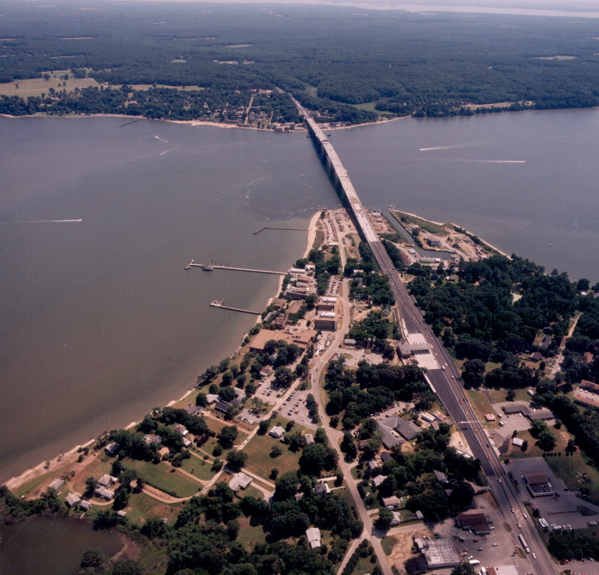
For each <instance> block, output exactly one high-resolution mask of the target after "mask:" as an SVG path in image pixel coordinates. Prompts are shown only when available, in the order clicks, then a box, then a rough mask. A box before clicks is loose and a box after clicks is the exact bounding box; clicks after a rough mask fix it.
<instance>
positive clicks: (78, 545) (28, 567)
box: [0, 517, 123, 575]
mask: <svg viewBox="0 0 599 575" xmlns="http://www.w3.org/2000/svg"><path fill="white" fill-rule="evenodd" d="M0 537H2V547H1V550H0V573H4V574H6V575H9V574H10V575H19V574H27V575H74V574H75V573H77V571H78V570H79V564H80V562H81V557H82V555H83V552H84V551H85V550H86V549H89V548H90V547H96V548H100V549H103V550H104V552H105V553H106V555H107V556H108V557H112V556H113V555H115V554H116V553H118V552H119V551H120V550H121V548H122V547H123V543H122V541H121V537H120V535H119V534H118V533H117V532H116V531H94V530H93V529H92V525H91V523H88V522H87V521H81V520H79V519H50V518H48V517H37V518H35V519H33V520H32V521H28V522H27V523H17V524H14V525H3V524H0Z"/></svg>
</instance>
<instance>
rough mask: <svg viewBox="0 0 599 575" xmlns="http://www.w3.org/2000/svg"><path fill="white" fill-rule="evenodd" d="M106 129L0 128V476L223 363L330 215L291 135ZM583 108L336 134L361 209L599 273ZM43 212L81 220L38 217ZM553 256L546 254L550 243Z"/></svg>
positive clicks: (321, 179) (85, 125) (66, 123)
mask: <svg viewBox="0 0 599 575" xmlns="http://www.w3.org/2000/svg"><path fill="white" fill-rule="evenodd" d="M123 121H124V120H122V119H119V118H73V119H65V118H24V119H18V120H12V119H7V118H0V134H1V135H2V137H1V138H0V174H2V178H1V179H0V270H1V272H0V386H1V390H2V402H0V422H1V423H0V425H1V428H0V429H1V431H2V433H0V480H6V479H7V478H9V477H10V475H11V474H12V473H20V472H21V471H23V470H24V469H26V468H27V467H28V466H30V465H35V464H37V463H39V462H40V461H43V460H45V459H48V458H51V457H55V456H56V455H58V454H59V453H60V452H61V451H66V450H68V449H70V448H71V447H73V446H74V445H75V444H77V443H81V442H85V441H86V440H88V439H90V438H92V437H95V436H97V434H98V433H99V432H101V431H103V430H108V429H112V428H116V427H120V426H124V425H127V424H128V423H129V422H130V421H131V420H134V419H139V418H141V417H142V416H143V414H144V413H146V412H147V411H149V410H150V409H151V408H152V407H155V406H159V405H164V404H165V403H166V402H168V401H169V400H171V399H174V398H178V397H180V396H181V395H182V393H183V391H184V390H186V389H189V388H191V387H192V386H193V384H194V382H195V379H196V376H197V375H198V374H199V373H201V372H202V371H203V370H204V369H205V368H206V367H207V366H208V365H210V364H212V363H216V362H218V361H219V360H220V359H221V358H223V357H225V356H227V355H229V354H230V353H231V352H232V351H233V350H234V349H235V347H236V346H237V345H238V343H239V342H240V340H241V337H242V335H243V334H244V333H245V331H247V329H248V328H249V327H250V326H251V325H252V323H253V321H254V320H253V318H252V317H251V316H246V315H240V314H234V313H232V312H226V311H223V310H218V309H214V308H210V307H209V306H208V303H209V302H210V301H211V300H213V299H216V298H222V297H225V298H226V300H227V303H229V304H230V305H233V306H237V307H244V308H248V309H257V310H259V309H262V308H263V307H264V305H265V303H266V301H267V298H268V297H270V296H271V295H273V293H274V291H275V290H276V285H277V281H278V280H277V278H276V277H274V276H264V275H255V274H243V273H238V272H225V271H214V272H211V273H208V272H201V271H199V270H193V271H189V272H184V271H183V267H184V265H185V264H186V263H187V262H188V261H189V260H190V259H191V258H195V259H196V261H199V262H202V263H205V262H210V261H211V260H216V261H218V262H223V263H229V264H231V265H240V266H246V267H255V268H262V269H287V268H288V267H289V266H290V265H291V264H292V263H293V262H294V261H295V259H296V258H298V257H300V256H301V255H302V254H303V252H304V249H305V243H306V234H305V232H281V231H264V232H261V233H260V234H257V235H253V232H254V231H255V230H257V229H258V228H260V227H262V226H263V225H264V224H265V223H269V224H271V225H288V226H290V227H304V226H306V224H307V221H308V218H309V217H310V215H311V214H312V213H313V211H314V210H315V209H317V208H318V207H322V206H325V207H326V206H338V205H339V202H338V199H337V197H336V195H335V194H334V192H333V190H332V188H331V186H330V184H329V182H328V180H327V179H326V175H325V173H324V170H323V169H322V167H321V165H320V163H319V160H318V158H317V156H316V154H315V153H314V149H313V147H312V144H311V142H310V140H308V139H306V137H305V135H304V134H273V133H263V132H257V131H250V130H239V129H231V130H223V129H218V128H216V127H190V126H184V125H175V124H167V123H162V122H150V121H139V122H135V123H133V124H130V125H128V126H125V127H122V128H119V127H118V126H119V125H120V124H121V123H123ZM598 127H599V111H598V110H568V111H551V112H524V113H519V114H507V113H506V114H500V115H488V116H477V117H471V118H453V119H447V120H434V119H425V120H416V119H406V120H400V121H397V122H391V123H388V124H384V125H375V126H367V127H362V128H354V129H353V130H351V131H344V130H342V131H335V132H333V133H332V136H331V141H332V142H333V144H334V145H335V147H336V149H337V151H338V152H339V154H340V156H341V159H342V160H343V161H344V162H345V165H346V167H347V169H348V171H349V173H350V176H351V177H352V180H353V182H354V185H355V187H356V189H357V190H358V193H359V194H360V196H361V198H362V200H363V202H364V204H365V205H366V206H367V207H372V208H381V209H385V208H386V207H388V206H389V205H390V204H394V205H396V206H397V207H398V208H400V209H403V210H406V211H409V212H415V213H418V214H421V215H423V216H424V217H428V218H431V219H434V220H439V221H453V222H455V223H456V224H459V225H461V226H463V227H465V228H467V229H470V230H471V231H473V232H474V233H476V234H478V235H480V236H481V237H483V238H484V239H485V240H487V241H490V242H491V243H493V244H495V245H496V246H497V247H498V248H500V249H502V250H504V251H506V252H507V253H513V252H515V253H517V254H518V255H520V256H523V257H527V258H530V259H532V260H534V261H537V263H540V264H542V265H544V266H546V268H547V269H548V270H551V269H553V268H558V269H559V270H560V271H567V272H568V273H570V274H571V275H572V276H573V277H581V276H585V277H588V278H589V279H590V280H591V281H592V282H595V281H598V280H599V216H598V214H599V194H598V193H597V182H598V181H599V162H597V157H599V137H598V136H597V134H598V131H597V128H598ZM52 220H82V221H73V222H53V221H52ZM550 244H553V245H550Z"/></svg>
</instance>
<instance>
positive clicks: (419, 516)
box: [414, 510, 424, 521]
mask: <svg viewBox="0 0 599 575" xmlns="http://www.w3.org/2000/svg"><path fill="white" fill-rule="evenodd" d="M414 515H416V519H419V520H420V521H422V520H423V519H424V515H423V514H422V511H420V510H418V511H416V512H414Z"/></svg>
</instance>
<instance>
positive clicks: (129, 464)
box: [123, 459, 202, 497]
mask: <svg viewBox="0 0 599 575" xmlns="http://www.w3.org/2000/svg"><path fill="white" fill-rule="evenodd" d="M123 463H124V467H125V468H127V469H135V470H136V471H137V473H138V474H139V476H140V477H141V478H142V479H143V480H144V481H145V482H146V483H149V484H150V485H153V486H154V487H156V488H157V489H160V490H162V491H164V492H166V493H174V494H175V496H176V497H189V496H190V495H195V494H197V493H198V490H199V489H201V487H202V486H201V485H200V484H199V483H197V482H195V481H193V480H191V479H188V478H186V477H185V476H183V475H182V474H181V473H177V470H176V469H175V468H168V467H167V466H166V465H161V464H160V463H159V464H158V465H154V464H153V463H147V462H145V461H133V460H131V459H127V460H125V461H124V462H123Z"/></svg>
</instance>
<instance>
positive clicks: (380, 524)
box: [374, 507, 393, 531]
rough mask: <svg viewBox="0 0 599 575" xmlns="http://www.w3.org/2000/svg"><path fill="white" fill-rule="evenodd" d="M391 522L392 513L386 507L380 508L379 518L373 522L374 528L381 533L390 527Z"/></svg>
mask: <svg viewBox="0 0 599 575" xmlns="http://www.w3.org/2000/svg"><path fill="white" fill-rule="evenodd" d="M392 522H393V513H392V512H391V510H390V509H387V508H386V507H381V508H380V509H379V516H378V517H377V519H376V521H375V522H374V526H375V527H376V528H377V529H380V530H381V531H387V530H388V529H389V527H391V523H392Z"/></svg>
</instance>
